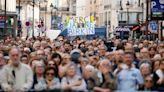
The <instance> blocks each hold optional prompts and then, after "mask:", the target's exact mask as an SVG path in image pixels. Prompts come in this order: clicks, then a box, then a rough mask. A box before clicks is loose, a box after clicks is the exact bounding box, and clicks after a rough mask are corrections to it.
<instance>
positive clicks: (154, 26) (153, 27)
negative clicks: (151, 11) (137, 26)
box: [148, 21, 158, 33]
mask: <svg viewBox="0 0 164 92" xmlns="http://www.w3.org/2000/svg"><path fill="white" fill-rule="evenodd" d="M148 29H149V31H150V32H151V33H157V32H158V24H157V22H156V21H151V22H149V25H148Z"/></svg>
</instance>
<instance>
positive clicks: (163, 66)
mask: <svg viewBox="0 0 164 92" xmlns="http://www.w3.org/2000/svg"><path fill="white" fill-rule="evenodd" d="M153 80H154V87H155V89H156V90H158V91H164V59H161V61H160V67H159V69H157V70H156V71H155V72H154V74H153Z"/></svg>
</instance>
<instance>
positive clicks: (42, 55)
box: [36, 50, 45, 59]
mask: <svg viewBox="0 0 164 92" xmlns="http://www.w3.org/2000/svg"><path fill="white" fill-rule="evenodd" d="M36 55H37V58H38V59H44V58H45V53H44V50H38V51H37V52H36Z"/></svg>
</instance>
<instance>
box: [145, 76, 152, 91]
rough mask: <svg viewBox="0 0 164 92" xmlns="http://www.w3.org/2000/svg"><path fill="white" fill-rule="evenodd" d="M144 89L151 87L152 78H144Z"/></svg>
mask: <svg viewBox="0 0 164 92" xmlns="http://www.w3.org/2000/svg"><path fill="white" fill-rule="evenodd" d="M144 87H145V88H146V89H151V88H152V87H153V78H152V76H151V75H148V76H146V77H145V81H144Z"/></svg>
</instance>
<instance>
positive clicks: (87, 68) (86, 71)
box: [84, 65, 95, 79]
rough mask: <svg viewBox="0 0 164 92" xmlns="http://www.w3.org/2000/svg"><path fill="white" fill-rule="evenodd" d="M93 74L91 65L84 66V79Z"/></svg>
mask: <svg viewBox="0 0 164 92" xmlns="http://www.w3.org/2000/svg"><path fill="white" fill-rule="evenodd" d="M94 73H95V69H94V67H93V66H92V65H86V66H85V68H84V78H85V79H89V78H91V77H92V76H93V74H94Z"/></svg>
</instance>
